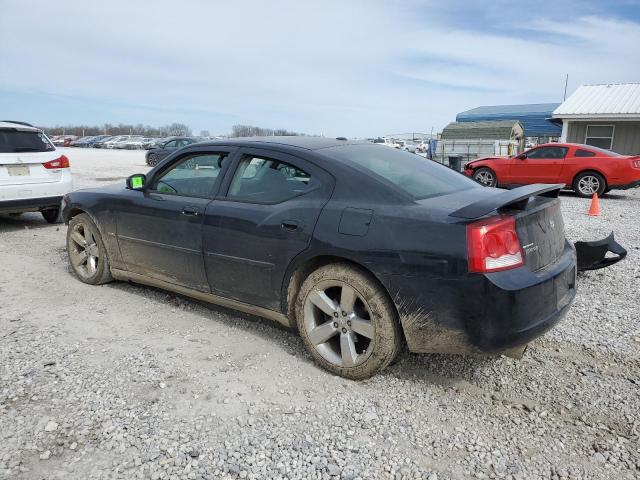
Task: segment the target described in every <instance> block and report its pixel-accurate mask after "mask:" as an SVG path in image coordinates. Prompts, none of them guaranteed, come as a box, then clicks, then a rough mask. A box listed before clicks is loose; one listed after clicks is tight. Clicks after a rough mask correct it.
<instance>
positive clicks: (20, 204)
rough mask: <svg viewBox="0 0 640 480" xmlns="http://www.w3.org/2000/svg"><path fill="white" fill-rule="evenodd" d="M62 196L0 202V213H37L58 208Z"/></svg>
mask: <svg viewBox="0 0 640 480" xmlns="http://www.w3.org/2000/svg"><path fill="white" fill-rule="evenodd" d="M61 203H62V195H60V196H55V197H42V198H20V199H17V200H0V213H18V212H39V211H41V210H47V209H49V208H60V205H61Z"/></svg>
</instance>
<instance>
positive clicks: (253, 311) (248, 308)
mask: <svg viewBox="0 0 640 480" xmlns="http://www.w3.org/2000/svg"><path fill="white" fill-rule="evenodd" d="M111 274H112V275H113V278H115V279H116V280H120V281H123V282H127V281H129V282H133V283H141V284H143V285H149V286H150V287H157V288H161V289H163V290H169V291H171V292H174V293H178V294H180V295H185V296H187V297H191V298H194V299H196V300H201V301H203V302H207V303H212V304H214V305H219V306H221V307H226V308H231V309H233V310H239V311H241V312H244V313H248V314H250V315H256V316H258V317H263V318H267V319H269V320H273V321H275V322H278V323H280V324H282V325H284V326H285V327H291V322H290V321H289V318H288V317H287V316H286V315H285V314H283V313H281V312H276V311H273V310H269V309H268V308H263V307H258V306H255V305H250V304H248V303H244V302H240V301H238V300H232V299H230V298H226V297H221V296H219V295H214V294H213V293H207V292H201V291H198V290H194V289H191V288H188V287H183V286H181V285H175V284H173V283H169V282H165V281H164V280H158V279H156V278H151V277H148V276H146V275H141V274H138V273H133V272H128V271H126V270H120V269H118V268H112V269H111Z"/></svg>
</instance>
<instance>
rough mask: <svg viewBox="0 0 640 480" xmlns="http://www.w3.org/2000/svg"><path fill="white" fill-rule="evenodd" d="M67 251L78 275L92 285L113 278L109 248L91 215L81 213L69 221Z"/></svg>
mask: <svg viewBox="0 0 640 480" xmlns="http://www.w3.org/2000/svg"><path fill="white" fill-rule="evenodd" d="M67 253H68V254H69V261H70V262H71V267H72V268H73V271H74V273H75V274H76V276H77V277H78V278H79V279H80V280H81V281H83V282H84V283H88V284H90V285H100V284H102V283H107V282H110V281H111V280H112V277H111V271H110V270H109V259H108V257H107V249H106V248H105V246H104V243H103V242H102V237H101V236H100V232H99V231H98V227H96V225H95V223H93V220H91V218H90V217H89V215H87V214H85V213H81V214H80V215H77V216H75V217H73V218H72V219H71V220H70V221H69V228H68V229H67Z"/></svg>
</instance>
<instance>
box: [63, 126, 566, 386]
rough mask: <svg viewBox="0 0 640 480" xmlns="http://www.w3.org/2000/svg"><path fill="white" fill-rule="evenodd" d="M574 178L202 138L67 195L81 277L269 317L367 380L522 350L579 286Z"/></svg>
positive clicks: (332, 144)
mask: <svg viewBox="0 0 640 480" xmlns="http://www.w3.org/2000/svg"><path fill="white" fill-rule="evenodd" d="M561 187H562V185H529V186H526V187H522V188H519V189H516V190H511V191H504V190H498V189H494V188H484V187H482V186H480V185H478V184H477V183H476V182H474V181H473V180H471V179H469V178H466V177H465V176H463V175H461V174H459V173H457V172H455V171H453V170H450V169H448V168H446V167H444V166H442V165H439V164H437V163H435V162H432V161H430V160H425V159H423V158H422V157H419V156H417V155H414V154H411V153H408V152H404V151H400V150H396V149H392V148H388V147H385V146H380V145H374V144H370V143H362V142H352V141H347V140H344V139H335V140H332V139H325V138H315V137H306V138H305V137H270V138H256V139H241V140H228V141H217V142H208V143H198V144H195V145H191V146H188V147H185V148H183V149H181V150H180V151H177V152H175V154H174V155H171V156H169V157H167V158H166V159H165V160H164V161H162V162H161V163H160V164H159V165H157V166H156V167H155V168H153V169H152V170H151V171H150V172H149V173H147V174H146V175H142V174H139V175H133V176H131V177H129V179H127V182H126V186H125V185H122V186H117V185H115V186H112V187H109V188H97V189H89V190H80V191H76V192H73V193H70V194H69V195H67V196H66V197H65V206H64V212H63V214H64V218H65V220H66V221H67V222H68V224H69V228H68V232H67V249H68V252H69V258H70V262H71V265H72V266H73V270H74V272H75V273H76V274H77V276H78V278H79V279H80V280H82V281H83V282H86V283H90V284H101V283H105V282H108V281H111V280H112V279H115V280H123V281H131V282H136V283H141V284H147V285H152V286H155V287H160V288H164V289H167V290H171V291H173V292H177V293H179V294H183V295H187V296H191V297H193V298H196V299H200V300H204V301H207V302H211V303H214V304H218V305H223V306H226V307H231V308H234V309H237V310H241V311H244V312H249V313H252V314H256V315H259V316H263V317H267V318H270V319H273V320H276V321H278V322H281V323H282V324H284V325H286V326H287V327H290V328H292V329H294V330H297V331H299V332H300V334H301V336H302V338H303V339H304V342H305V344H306V346H307V348H308V349H309V351H310V352H311V355H312V356H313V358H314V359H315V360H316V361H317V362H318V363H319V364H320V365H321V366H323V367H324V368H326V369H327V370H330V371H331V372H334V373H336V374H339V375H342V376H345V377H348V378H352V379H362V378H366V377H369V376H371V375H373V374H374V373H376V372H378V371H380V370H381V369H383V368H385V367H386V366H387V365H389V364H390V363H391V362H392V361H393V360H394V358H395V357H396V356H397V355H398V353H399V352H400V351H401V349H402V347H403V345H404V344H406V346H407V347H408V349H409V350H410V351H413V352H448V353H470V352H471V353H487V354H496V353H501V352H504V353H508V354H513V355H515V354H518V353H521V351H522V350H523V348H524V346H526V344H527V343H528V342H530V341H531V340H533V339H534V338H536V337H538V336H540V335H541V334H542V333H544V332H545V331H546V330H548V329H549V328H551V327H552V326H553V325H555V324H556V323H557V322H558V321H559V320H560V319H561V318H562V317H563V315H564V314H565V313H566V312H567V310H568V309H569V307H570V305H571V303H572V301H573V299H574V296H575V293H576V251H575V248H574V247H573V245H571V244H570V243H569V242H567V240H566V239H565V235H564V227H563V220H562V216H561V212H560V200H559V199H558V198H557V195H558V192H559V190H560V189H561Z"/></svg>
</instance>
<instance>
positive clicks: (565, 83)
mask: <svg viewBox="0 0 640 480" xmlns="http://www.w3.org/2000/svg"><path fill="white" fill-rule="evenodd" d="M568 83H569V74H568V73H567V76H566V77H565V79H564V97H562V101H563V102H564V101H565V100H566V99H567V84H568Z"/></svg>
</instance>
